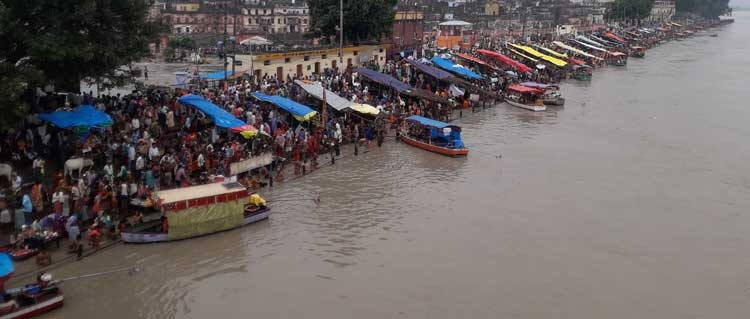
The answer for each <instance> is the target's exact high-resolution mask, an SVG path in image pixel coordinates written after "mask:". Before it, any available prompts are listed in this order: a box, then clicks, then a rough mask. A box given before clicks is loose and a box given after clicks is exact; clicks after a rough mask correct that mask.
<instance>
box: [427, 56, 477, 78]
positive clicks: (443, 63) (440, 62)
mask: <svg viewBox="0 0 750 319" xmlns="http://www.w3.org/2000/svg"><path fill="white" fill-rule="evenodd" d="M431 61H432V63H435V65H437V66H439V67H441V68H443V69H446V70H448V71H451V72H453V73H456V74H458V75H463V76H465V77H467V78H470V79H481V78H482V76H481V75H479V74H477V73H475V72H474V71H472V70H469V69H467V68H465V67H464V66H462V65H460V64H455V63H453V62H451V61H449V60H446V59H443V58H439V57H434V58H432V60H431Z"/></svg>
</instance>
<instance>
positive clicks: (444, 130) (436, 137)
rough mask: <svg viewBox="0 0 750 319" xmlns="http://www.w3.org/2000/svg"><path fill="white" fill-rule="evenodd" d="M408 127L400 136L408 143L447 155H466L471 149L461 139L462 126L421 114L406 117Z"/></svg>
mask: <svg viewBox="0 0 750 319" xmlns="http://www.w3.org/2000/svg"><path fill="white" fill-rule="evenodd" d="M406 123H407V125H408V127H407V128H406V130H405V131H403V132H401V133H400V136H399V138H400V139H401V141H403V142H404V143H406V144H409V145H412V146H415V147H418V148H421V149H423V150H427V151H430V152H434V153H438V154H443V155H447V156H452V157H455V156H466V155H468V154H469V149H468V148H466V146H465V145H464V142H463V141H462V140H461V127H459V126H457V125H451V124H448V123H444V122H440V121H436V120H433V119H429V118H426V117H423V116H419V115H412V116H410V117H408V118H406Z"/></svg>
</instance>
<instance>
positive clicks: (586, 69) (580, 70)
mask: <svg viewBox="0 0 750 319" xmlns="http://www.w3.org/2000/svg"><path fill="white" fill-rule="evenodd" d="M593 74H594V68H592V67H590V66H588V65H575V66H573V72H571V73H570V77H572V78H574V79H576V80H578V81H591V76H592V75H593Z"/></svg>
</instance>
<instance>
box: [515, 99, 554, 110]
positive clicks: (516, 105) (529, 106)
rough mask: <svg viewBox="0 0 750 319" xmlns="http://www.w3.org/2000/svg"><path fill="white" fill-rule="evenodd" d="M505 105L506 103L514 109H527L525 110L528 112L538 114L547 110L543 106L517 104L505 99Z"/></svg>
mask: <svg viewBox="0 0 750 319" xmlns="http://www.w3.org/2000/svg"><path fill="white" fill-rule="evenodd" d="M505 103H508V104H510V105H513V106H515V107H520V108H522V109H527V110H530V111H534V112H540V111H546V110H547V106H545V105H526V104H523V103H518V102H516V101H513V100H509V99H506V100H505Z"/></svg>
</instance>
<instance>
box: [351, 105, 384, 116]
mask: <svg viewBox="0 0 750 319" xmlns="http://www.w3.org/2000/svg"><path fill="white" fill-rule="evenodd" d="M351 108H352V110H354V111H356V112H359V113H362V114H371V115H378V114H380V110H378V109H377V108H375V107H374V106H372V105H367V104H354V105H352V106H351Z"/></svg>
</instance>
